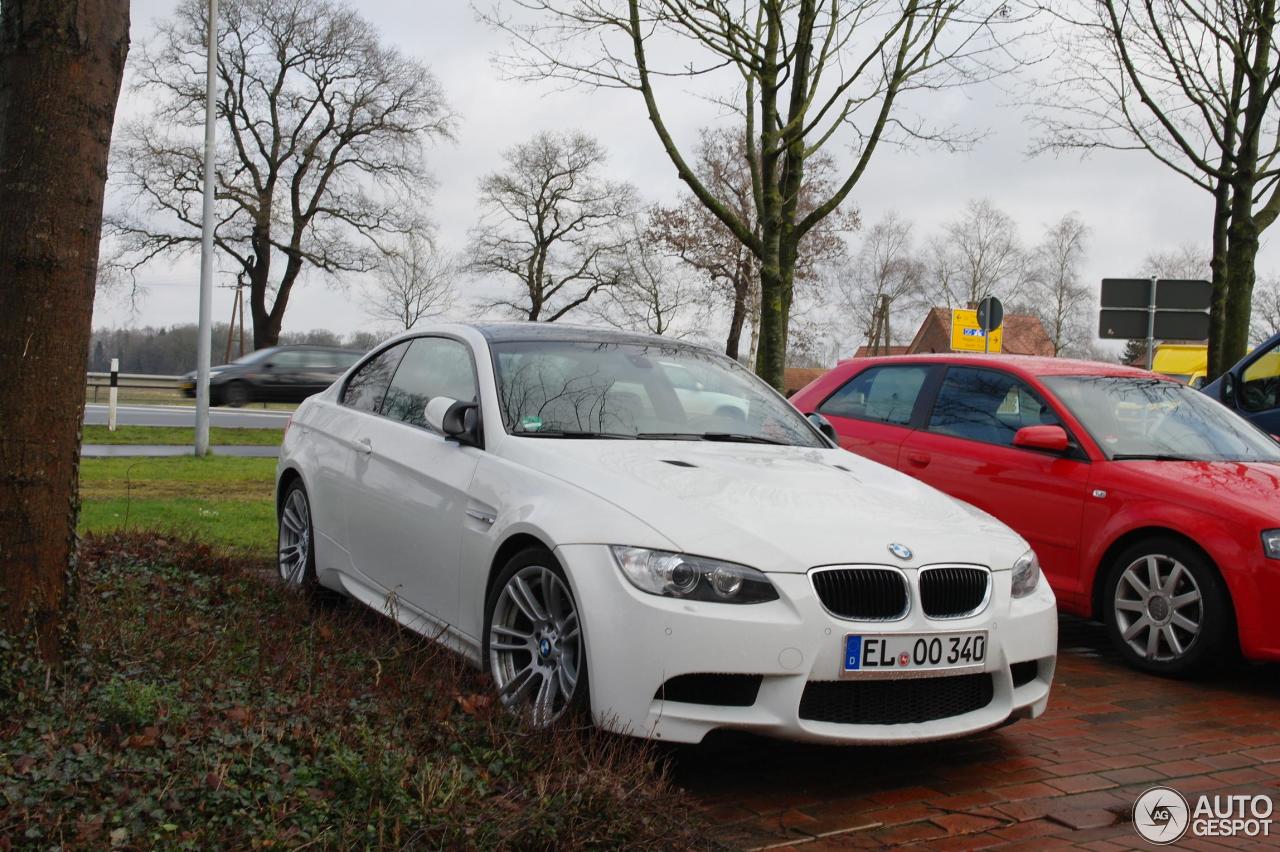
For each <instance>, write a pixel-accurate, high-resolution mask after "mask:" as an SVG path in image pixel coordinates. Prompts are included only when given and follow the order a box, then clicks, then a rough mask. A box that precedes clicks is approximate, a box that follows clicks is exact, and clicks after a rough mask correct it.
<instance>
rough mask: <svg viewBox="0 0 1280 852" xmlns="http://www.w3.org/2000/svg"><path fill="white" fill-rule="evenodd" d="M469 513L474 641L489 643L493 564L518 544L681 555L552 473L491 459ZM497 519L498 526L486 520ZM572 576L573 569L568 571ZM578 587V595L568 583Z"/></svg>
mask: <svg viewBox="0 0 1280 852" xmlns="http://www.w3.org/2000/svg"><path fill="white" fill-rule="evenodd" d="M468 509H469V512H468V514H467V515H466V518H465V520H464V522H463V529H462V531H461V536H462V541H461V550H460V554H461V577H460V578H459V580H460V582H459V594H460V600H461V604H462V605H461V607H460V608H459V612H460V613H461V620H460V622H459V624H458V625H457V626H458V628H459V629H460V630H462V631H463V632H464V633H467V634H468V635H471V636H475V637H478V638H482V636H481V634H482V633H483V630H484V618H485V613H484V607H485V592H486V590H487V586H488V581H489V576H490V571H491V569H493V568H495V567H500V566H495V565H494V558H495V557H496V556H497V554H498V551H499V550H500V549H501V547H502V546H503V544H504V543H505V542H507V541H509V540H511V539H512V538H513V537H515V536H528V537H531V538H533V539H536V540H537V541H539V542H541V543H542V544H543V545H545V546H546V548H547V549H548V550H555V549H556V548H557V547H561V546H563V545H567V544H629V545H633V546H636V547H649V548H653V549H655V550H678V549H679V548H677V547H676V545H675V544H674V543H673V542H672V541H671V540H670V539H668V538H666V537H665V536H663V535H662V534H661V533H659V532H658V531H657V530H656V529H654V528H653V527H651V526H650V525H649V524H647V523H645V522H644V521H642V520H640V519H639V518H637V517H636V516H635V515H632V514H631V513H629V512H627V511H625V510H623V509H621V508H619V507H618V506H616V505H614V504H612V503H609V502H608V501H606V500H603V499H601V498H600V497H598V496H596V495H594V494H591V493H589V492H587V491H584V490H583V489H581V488H579V487H577V486H575V485H571V484H569V483H567V482H565V481H564V480H561V479H557V478H555V477H553V476H549V475H547V474H545V473H540V472H538V471H535V470H532V469H530V468H527V467H523V466H521V465H518V464H515V463H514V462H511V461H509V460H507V459H504V458H502V457H501V456H498V455H495V454H492V453H486V454H485V456H484V458H483V459H482V460H481V461H480V464H479V465H478V466H477V467H476V473H475V477H474V479H473V480H472V482H471V499H470V505H469V506H468ZM488 518H492V523H490V522H489V521H488V520H487V519H488ZM566 570H567V569H566ZM569 583H570V585H571V587H573V588H575V589H576V587H577V584H576V583H575V582H574V578H573V577H570V578H569Z"/></svg>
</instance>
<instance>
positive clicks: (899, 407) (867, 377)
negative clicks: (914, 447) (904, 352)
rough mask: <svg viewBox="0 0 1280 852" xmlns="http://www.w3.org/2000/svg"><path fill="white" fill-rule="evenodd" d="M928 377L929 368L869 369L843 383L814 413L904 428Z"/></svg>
mask: <svg viewBox="0 0 1280 852" xmlns="http://www.w3.org/2000/svg"><path fill="white" fill-rule="evenodd" d="M928 375H929V367H928V366H925V365H914V366H901V367H872V368H871V369H870V370H866V371H864V372H861V373H859V374H858V375H856V376H854V377H853V378H852V379H850V380H849V381H848V382H846V383H845V385H844V386H843V387H841V388H840V390H838V391H836V392H835V393H834V394H832V395H831V397H830V398H828V399H827V401H826V402H824V403H822V405H821V406H819V408H818V411H819V412H820V413H822V414H831V415H835V416H836V417H852V418H855V419H857V420H874V421H877V422H880V423H888V424H890V425H894V426H906V425H907V424H908V423H910V422H911V412H912V410H913V409H914V408H915V407H916V397H918V396H919V395H920V388H922V387H924V380H925V378H926V377H927V376H928Z"/></svg>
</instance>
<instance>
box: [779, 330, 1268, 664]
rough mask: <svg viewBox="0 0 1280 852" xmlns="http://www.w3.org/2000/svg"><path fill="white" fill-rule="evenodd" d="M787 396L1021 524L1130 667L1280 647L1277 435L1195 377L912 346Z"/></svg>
mask: <svg viewBox="0 0 1280 852" xmlns="http://www.w3.org/2000/svg"><path fill="white" fill-rule="evenodd" d="M792 402H793V403H794V404H795V405H796V407H798V408H799V409H800V411H802V412H804V413H805V414H810V415H821V418H825V419H826V421H829V424H830V427H834V432H835V436H836V437H837V439H838V440H839V442H840V445H841V446H843V447H844V448H845V449H847V450H851V451H853V452H855V453H858V454H859V455H863V456H866V457H868V458H870V459H873V460H875V461H878V462H881V463H882V464H886V465H890V466H891V467H896V468H898V469H899V470H902V471H904V472H906V473H909V474H910V475H912V476H914V477H916V478H917V479H920V480H923V481H924V482H927V483H929V484H930V485H933V486H935V487H936V488H939V489H941V490H942V491H945V492H946V493H948V494H950V495H952V496H953V497H958V498H960V499H961V500H964V501H966V502H968V503H971V504H973V505H974V506H977V507H979V508H981V509H983V510H985V511H987V512H989V513H991V514H992V515H995V516H996V517H997V518H999V519H1000V520H1002V521H1004V522H1005V523H1006V524H1008V525H1009V526H1011V527H1013V528H1014V529H1015V530H1017V531H1018V532H1019V533H1021V535H1022V536H1023V538H1025V539H1026V540H1027V541H1028V542H1029V543H1030V544H1031V546H1032V547H1033V548H1034V549H1035V552H1036V553H1037V554H1038V555H1039V558H1040V563H1041V565H1042V567H1043V570H1044V573H1045V576H1046V577H1047V578H1048V580H1049V582H1050V584H1051V585H1052V587H1053V590H1054V592H1056V593H1057V596H1058V604H1059V607H1060V608H1061V609H1062V610H1063V611H1065V612H1071V613H1076V614H1078V615H1083V616H1089V617H1093V618H1097V619H1101V620H1102V621H1104V622H1105V623H1106V624H1107V627H1108V632H1109V633H1110V634H1111V637H1112V640H1113V641H1114V642H1115V644H1116V647H1117V648H1118V649H1119V650H1120V653H1121V654H1122V655H1123V656H1124V657H1125V658H1126V659H1127V660H1128V661H1129V662H1130V663H1132V664H1133V665H1134V666H1136V667H1138V668H1140V669H1144V670H1147V671H1151V672H1157V673H1161V674H1168V675H1187V674H1192V673H1194V672H1197V671H1201V670H1203V669H1205V668H1206V667H1208V666H1212V665H1214V664H1215V663H1218V662H1219V661H1221V660H1222V659H1223V658H1224V657H1226V656H1230V655H1231V654H1233V653H1234V652H1235V651H1236V650H1237V649H1238V650H1239V651H1242V652H1243V654H1244V655H1245V656H1246V657H1248V658H1250V659H1256V660H1278V659H1280V618H1276V616H1275V607H1276V605H1277V603H1280V445H1278V444H1277V443H1276V441H1275V440H1274V439H1273V438H1272V437H1270V436H1268V435H1267V434H1266V433H1264V432H1262V431H1260V430H1259V429H1257V428H1256V427H1255V426H1253V425H1251V424H1250V423H1248V422H1247V421H1245V420H1244V419H1243V418H1241V417H1239V416H1238V415H1236V414H1235V413H1234V412H1232V411H1230V410H1228V409H1227V408H1225V407H1224V406H1222V405H1220V404H1219V403H1217V402H1214V401H1213V400H1212V399H1210V398H1209V397H1208V396H1206V395H1205V394H1202V393H1201V392H1200V391H1197V390H1194V389H1192V388H1189V387H1186V386H1185V385H1181V384H1178V383H1177V382H1174V381H1171V380H1167V379H1165V378H1164V377H1162V376H1158V375H1156V374H1154V373H1148V372H1144V371H1141V370H1135V369H1132V368H1129V367H1120V366H1115V365H1110V364H1098V363H1090V362H1084V361H1071V360H1066V359H1060V358H1018V357H1009V356H981V355H978V356H966V355H917V356H902V357H891V358H859V359H855V360H852V361H846V362H844V363H842V364H840V365H839V366H838V367H836V368H835V369H833V370H831V371H830V372H829V373H827V374H826V375H824V376H822V377H821V378H819V379H817V380H816V381H814V382H813V383H811V384H810V385H808V386H807V387H805V388H804V389H803V390H801V391H799V392H798V393H796V395H795V396H794V397H792ZM821 418H818V417H814V418H813V419H814V420H815V421H818V422H819V423H820V425H823V426H824V427H825V426H826V424H824V423H822V422H821ZM829 434H830V433H829Z"/></svg>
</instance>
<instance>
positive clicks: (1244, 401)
mask: <svg viewBox="0 0 1280 852" xmlns="http://www.w3.org/2000/svg"><path fill="white" fill-rule="evenodd" d="M1242 378H1243V380H1244V381H1242V382H1241V383H1240V407H1241V408H1243V409H1244V410H1245V411H1266V410H1267V409H1269V408H1275V407H1276V406H1277V405H1280V347H1277V348H1275V349H1272V350H1271V351H1270V352H1268V353H1267V354H1265V355H1263V356H1262V357H1261V358H1259V359H1258V360H1256V361H1254V362H1253V363H1252V364H1250V365H1249V366H1248V367H1246V368H1245V371H1244V376H1242Z"/></svg>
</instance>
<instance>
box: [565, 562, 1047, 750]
mask: <svg viewBox="0 0 1280 852" xmlns="http://www.w3.org/2000/svg"><path fill="white" fill-rule="evenodd" d="M556 553H557V555H558V556H559V558H560V561H561V563H562V564H563V565H564V568H565V571H566V572H567V574H568V576H569V581H570V584H571V585H572V587H573V592H574V596H575V598H576V599H577V601H578V603H579V611H580V612H581V613H582V622H583V631H584V638H585V640H586V647H587V667H588V673H589V683H590V687H591V707H592V712H593V715H594V716H595V720H596V723H597V724H598V725H600V726H602V727H605V728H608V729H610V730H613V731H617V732H619V733H627V734H632V735H634V736H641V737H649V738H652V739H659V740H666V741H670V742H685V743H696V742H699V741H701V740H702V738H703V737H704V736H705V735H706V734H707V733H708V732H710V731H712V730H715V729H717V728H731V729H736V730H744V731H754V732H757V733H761V734H767V735H770V736H777V737H783V738H787V739H795V740H809V741H814V742H833V743H907V742H922V741H927V740H936V739H945V738H948V737H957V736H962V735H964V734H970V733H973V732H976V731H981V730H985V729H988V728H993V727H996V726H998V725H1001V724H1003V723H1004V722H1006V721H1009V720H1011V719H1020V718H1034V717H1036V716H1039V715H1040V714H1041V713H1043V712H1044V710H1045V707H1046V705H1047V704H1048V699H1049V687H1050V685H1051V683H1052V681H1053V673H1054V665H1055V661H1056V657H1057V636H1058V620H1057V608H1056V606H1055V603H1054V598H1053V593H1052V592H1051V591H1050V590H1049V587H1048V584H1047V583H1045V582H1044V581H1043V580H1042V581H1041V583H1040V586H1039V588H1038V589H1037V590H1036V592H1035V593H1034V594H1032V595H1030V596H1028V597H1026V598H1023V599H1020V600H1017V601H1013V600H1011V598H1010V595H1009V576H1010V572H1008V571H996V572H993V573H992V584H993V588H992V593H991V600H990V602H989V604H988V605H987V607H986V608H985V609H984V610H983V611H982V612H980V613H978V614H976V615H973V616H970V617H967V618H962V619H948V620H942V621H939V620H931V619H928V618H926V617H925V616H924V615H923V614H922V613H920V612H919V611H918V608H913V610H912V611H911V612H910V613H909V614H908V615H907V617H906V618H904V619H902V620H900V621H894V622H876V621H850V620H845V619H840V618H836V617H834V616H832V615H830V614H828V613H827V611H826V610H825V609H824V608H823V607H822V604H821V602H820V601H819V600H818V597H817V594H816V593H815V591H814V588H813V584H812V582H811V581H810V579H809V576H808V575H806V574H769V575H768V576H769V579H770V580H771V581H773V583H774V586H775V587H776V588H777V589H778V594H779V596H780V599H779V600H777V601H772V602H769V603H764V604H750V605H733V604H719V603H704V602H698V601H684V600H676V599H671V598H663V597H658V596H656V595H650V594H646V593H644V592H641V591H639V590H638V589H636V588H634V587H633V586H631V584H630V583H628V582H627V581H626V579H625V578H624V577H623V576H622V574H621V572H620V571H619V569H618V568H617V566H616V565H615V564H614V562H613V557H612V555H611V554H610V553H609V550H608V548H607V547H605V546H603V545H566V546H562V547H560V548H558V549H557V551H556ZM906 573H907V575H908V579H909V580H910V583H911V587H912V590H913V592H912V593H913V595H914V594H915V588H916V587H915V574H916V570H915V569H913V568H912V569H906ZM968 630H986V631H988V648H987V659H986V663H985V669H984V671H983V672H982V673H981V674H982V676H983V677H987V678H989V679H990V684H989V686H988V684H987V683H986V682H983V683H982V684H981V686H982V687H983V689H984V690H986V693H984V696H983V697H984V699H985V695H986V694H989V695H990V700H989V701H986V703H985V704H983V705H982V706H976V707H975V709H964V710H963V711H962V712H959V713H957V714H955V715H943V716H942V717H940V718H930V720H928V721H902V722H887V723H886V722H877V723H875V724H861V723H842V722H839V723H838V722H831V721H818V720H817V719H815V718H802V715H809V716H812V715H813V713H812V711H809V712H806V713H804V714H802V712H801V703H802V699H803V698H804V697H805V695H806V687H809V686H810V684H814V683H827V684H829V683H831V682H839V683H841V684H866V683H879V684H884V683H885V681H878V682H877V681H864V680H857V681H854V680H843V679H841V678H840V672H841V664H842V652H843V641H844V636H845V635H846V634H848V633H863V634H873V633H930V632H947V633H951V632H960V631H968ZM1018 663H1024V665H1022V666H1018V667H1017V671H1018V675H1019V676H1018V684H1019V685H1017V686H1015V676H1014V671H1015V670H1014V669H1013V668H1012V667H1013V666H1015V664H1018ZM689 674H698V675H701V674H713V675H723V674H731V675H734V674H736V675H751V676H760V680H759V689H758V692H757V693H756V694H755V698H754V701H753V702H750V703H749V706H732V703H729V704H725V703H720V704H716V703H692V702H690V701H673V700H670V699H667V698H663V697H662V696H663V695H664V694H665V693H664V692H663V691H662V690H663V686H664V684H668V682H669V681H670V680H671V679H672V678H675V677H677V676H680V675H689ZM956 677H957V676H949V677H945V678H936V677H932V676H931V677H929V678H928V679H927V680H926V679H924V678H912V679H911V680H912V681H913V683H912V684H911V685H910V686H909V691H910V693H911V695H912V696H913V697H912V700H913V701H915V702H919V701H921V700H922V698H923V700H924V701H925V702H926V703H927V701H928V697H929V693H930V692H931V690H930V689H929V684H930V683H937V685H938V687H939V688H938V689H937V690H936V691H937V692H938V694H939V695H941V694H942V693H950V692H954V691H955V690H954V689H953V687H955V686H957V685H958V681H956V680H955V678H956ZM968 677H969V678H970V680H972V679H973V678H974V677H977V676H976V675H973V676H968ZM942 679H945V680H947V681H949V682H948V683H946V684H942V683H940V680H942ZM713 682H714V681H713ZM905 682H906V679H895V680H894V681H893V683H894V684H905ZM853 689H854V691H858V690H859V687H857V686H855V687H853ZM872 689H874V690H875V691H876V692H877V694H878V696H879V697H880V700H882V701H883V699H884V696H885V695H886V691H885V690H886V688H885V687H883V686H877V687H872ZM889 689H890V691H889V692H888V695H889V696H890V698H889V701H890V704H892V701H893V698H892V695H893V689H894V687H892V686H891V687H890V688H889ZM813 690H815V691H823V692H824V693H826V694H827V703H828V704H830V703H831V700H832V699H831V693H833V692H834V693H836V696H837V697H835V698H834V700H835V701H836V702H839V701H841V700H843V699H842V698H840V697H839V696H841V695H847V694H849V692H848V690H849V687H847V686H842V687H837V688H832V687H830V686H817V687H813ZM903 690H904V692H905V691H908V688H907V687H905V686H904V687H903ZM811 697H812V693H811ZM851 697H852V696H851ZM853 698H854V700H858V699H857V698H856V697H853ZM726 700H728V699H727V693H726ZM748 700H749V699H748ZM940 700H941V699H940ZM738 703H739V704H741V703H744V702H738ZM957 706H961V705H957ZM881 715H883V713H881ZM925 715H931V714H929V713H926V714H925Z"/></svg>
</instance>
